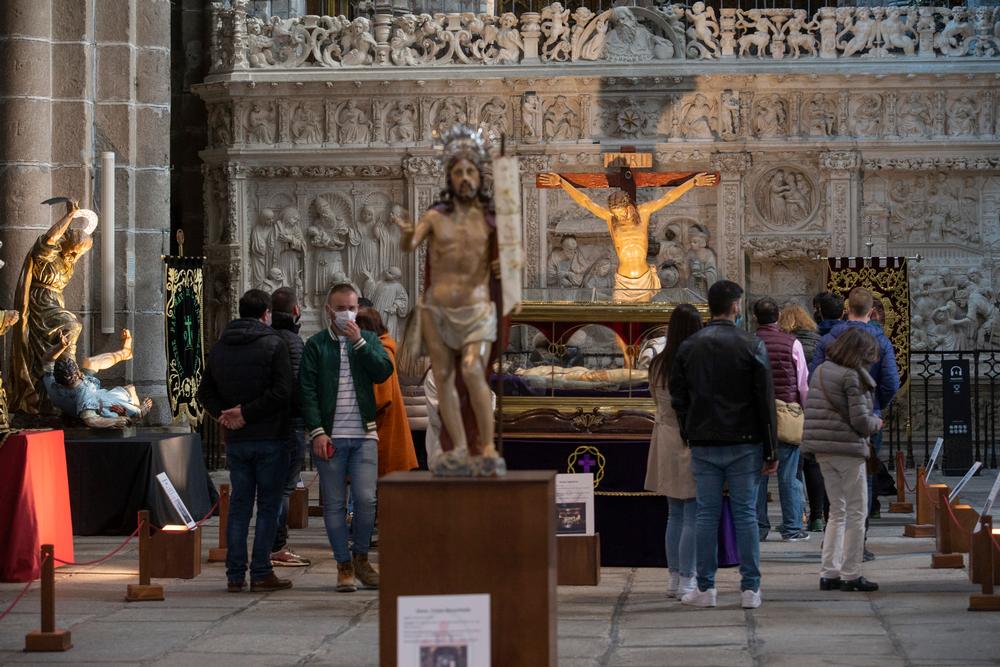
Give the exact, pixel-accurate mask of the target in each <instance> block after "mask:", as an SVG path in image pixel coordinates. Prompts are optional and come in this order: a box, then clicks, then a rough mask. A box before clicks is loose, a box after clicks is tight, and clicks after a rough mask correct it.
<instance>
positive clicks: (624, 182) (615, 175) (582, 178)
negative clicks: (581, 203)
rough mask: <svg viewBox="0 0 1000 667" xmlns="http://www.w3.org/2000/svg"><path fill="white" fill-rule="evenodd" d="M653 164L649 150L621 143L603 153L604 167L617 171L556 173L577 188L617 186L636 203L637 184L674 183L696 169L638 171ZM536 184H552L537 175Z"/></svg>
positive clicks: (689, 176)
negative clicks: (541, 179)
mask: <svg viewBox="0 0 1000 667" xmlns="http://www.w3.org/2000/svg"><path fill="white" fill-rule="evenodd" d="M652 166H653V154H652V153H638V152H636V150H635V147H634V146H623V147H622V149H621V151H619V152H616V153H605V154H604V168H605V169H608V168H609V167H610V168H614V167H617V171H609V172H608V173H606V174H597V173H570V174H563V173H560V174H559V176H560V178H562V179H563V180H565V181H566V182H567V183H569V184H570V185H572V186H574V187H577V188H580V189H589V188H618V189H619V190H621V191H622V192H624V193H626V194H627V195H628V196H629V199H630V200H631V201H632V203H633V204H636V205H637V204H638V201H637V200H636V190H637V188H668V187H673V186H675V185H680V184H681V183H683V182H684V181H686V180H688V179H689V178H691V177H692V176H694V175H695V174H697V173H699V172H696V171H637V170H638V169H651V168H652ZM535 185H536V187H539V188H545V187H553V186H545V185H542V184H541V183H540V182H539V181H538V177H536V181H535ZM556 187H558V186H556Z"/></svg>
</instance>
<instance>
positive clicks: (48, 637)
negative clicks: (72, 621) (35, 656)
mask: <svg viewBox="0 0 1000 667" xmlns="http://www.w3.org/2000/svg"><path fill="white" fill-rule="evenodd" d="M71 648H73V635H72V634H71V633H70V631H69V630H53V631H52V632H42V631H41V630H34V631H32V632H29V633H28V634H26V635H25V636H24V650H25V651H26V652H27V653H51V652H56V651H68V650H70V649H71Z"/></svg>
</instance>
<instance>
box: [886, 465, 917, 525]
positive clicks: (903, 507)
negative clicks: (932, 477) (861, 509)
mask: <svg viewBox="0 0 1000 667" xmlns="http://www.w3.org/2000/svg"><path fill="white" fill-rule="evenodd" d="M912 511H913V503H911V502H907V500H906V455H905V454H903V450H902V449H898V450H896V502H894V503H892V504H890V505H889V513H890V514H909V513H910V512H912Z"/></svg>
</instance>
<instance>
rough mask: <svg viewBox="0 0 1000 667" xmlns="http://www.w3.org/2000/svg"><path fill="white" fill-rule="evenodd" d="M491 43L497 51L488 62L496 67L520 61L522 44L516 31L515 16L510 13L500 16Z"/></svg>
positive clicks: (519, 34) (522, 49)
mask: <svg viewBox="0 0 1000 667" xmlns="http://www.w3.org/2000/svg"><path fill="white" fill-rule="evenodd" d="M493 41H494V43H495V44H496V48H497V50H496V53H495V54H494V55H493V56H492V57H491V58H490V62H492V63H494V64H497V65H516V64H517V63H518V61H520V60H521V53H522V52H523V51H524V42H523V41H522V40H521V33H520V31H518V29H517V16H515V15H514V14H513V13H511V12H505V13H504V14H502V15H501V16H500V21H499V24H498V26H497V28H496V36H495V37H494V38H493Z"/></svg>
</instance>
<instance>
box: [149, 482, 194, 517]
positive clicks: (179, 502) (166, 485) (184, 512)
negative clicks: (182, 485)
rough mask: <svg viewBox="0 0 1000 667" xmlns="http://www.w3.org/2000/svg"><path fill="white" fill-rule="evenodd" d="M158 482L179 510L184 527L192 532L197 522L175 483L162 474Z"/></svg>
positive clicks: (171, 502)
mask: <svg viewBox="0 0 1000 667" xmlns="http://www.w3.org/2000/svg"><path fill="white" fill-rule="evenodd" d="M156 481H158V482H159V483H160V486H162V487H163V490H164V491H166V492H167V498H169V499H170V504H171V505H173V506H174V509H175V510H177V514H179V515H180V517H181V521H183V522H184V525H185V526H187V527H188V530H192V529H193V528H194V527H195V526H196V525H197V524H196V523H195V520H194V519H193V518H192V517H191V512H189V511H188V508H187V505H185V504H184V500H183V499H182V498H181V496H180V494H179V493H177V489H175V488H174V484H173V482H171V481H170V478H169V477H167V473H165V472H161V473H160V474H159V475H157V476H156Z"/></svg>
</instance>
